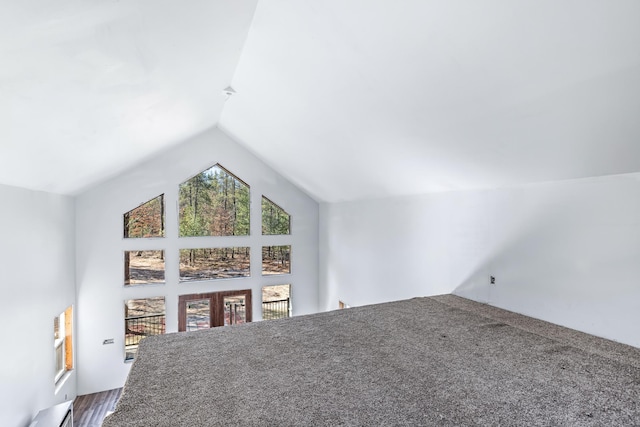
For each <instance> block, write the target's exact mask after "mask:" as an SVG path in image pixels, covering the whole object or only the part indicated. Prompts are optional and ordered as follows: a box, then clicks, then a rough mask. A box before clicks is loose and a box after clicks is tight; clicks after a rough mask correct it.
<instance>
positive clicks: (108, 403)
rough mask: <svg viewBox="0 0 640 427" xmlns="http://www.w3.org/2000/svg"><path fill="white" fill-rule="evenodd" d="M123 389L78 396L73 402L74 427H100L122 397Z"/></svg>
mask: <svg viewBox="0 0 640 427" xmlns="http://www.w3.org/2000/svg"><path fill="white" fill-rule="evenodd" d="M120 392H122V389H121V388H117V389H115V390H108V391H103V392H101V393H94V394H86V395H84V396H78V397H77V398H76V400H74V401H73V425H74V427H100V425H102V420H103V419H104V417H105V416H106V415H107V412H108V411H113V408H114V407H115V405H116V402H117V401H118V398H119V397H120Z"/></svg>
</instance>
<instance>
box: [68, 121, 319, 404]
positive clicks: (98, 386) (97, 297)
mask: <svg viewBox="0 0 640 427" xmlns="http://www.w3.org/2000/svg"><path fill="white" fill-rule="evenodd" d="M215 163H220V164H221V165H222V166H224V167H225V168H226V169H228V170H229V171H231V172H232V173H234V174H235V175H237V176H238V177H239V178H241V179H242V180H243V181H245V182H246V183H247V184H249V185H250V187H251V188H250V191H251V235H250V236H232V237H217V238H214V237H195V238H178V235H177V234H178V233H177V224H178V186H179V184H180V183H181V182H183V181H185V180H187V179H189V178H190V177H192V176H193V175H195V174H197V173H199V172H201V171H202V170H204V169H207V168H208V167H210V166H212V165H214V164H215ZM161 193H164V194H165V202H166V207H167V208H166V224H167V225H166V237H165V238H159V239H128V240H125V239H123V236H122V233H123V232H122V229H123V214H124V213H125V212H127V211H129V210H131V209H133V208H135V207H137V206H138V205H139V204H141V203H143V202H146V201H147V200H149V199H151V198H153V197H156V196H158V195H160V194H161ZM263 194H264V195H265V196H267V197H269V198H270V199H271V200H272V201H274V202H275V203H277V204H278V205H280V206H281V207H282V208H284V209H285V210H286V211H287V212H288V213H289V214H290V215H291V218H292V225H291V229H292V234H291V236H262V235H261V212H260V209H261V198H262V195H263ZM76 207H77V210H76V218H77V221H76V224H77V228H76V235H77V292H78V318H79V320H78V335H79V347H78V358H79V360H80V361H81V364H80V367H79V375H78V392H79V394H87V393H94V392H98V391H102V390H108V389H113V388H116V387H121V386H122V385H123V384H124V381H125V379H126V376H127V374H128V372H129V368H130V363H125V362H124V360H123V359H124V337H123V331H124V320H123V316H124V309H123V302H124V300H126V299H131V298H144V297H152V296H165V297H166V312H167V314H166V316H167V317H166V324H167V332H175V331H177V325H178V318H177V311H178V295H182V294H191V293H201V292H209V291H216V290H234V289H246V288H251V289H252V291H253V301H254V302H253V318H254V320H259V319H260V318H261V304H260V301H261V288H262V286H264V285H270V284H283V283H291V284H292V291H291V293H292V304H293V313H294V315H298V314H305V313H312V312H316V311H317V310H318V204H317V203H316V202H315V201H314V200H312V199H311V198H309V197H308V196H307V195H305V194H304V193H303V192H301V191H300V190H299V189H298V188H296V187H295V186H294V185H292V184H291V183H290V182H288V181H286V180H285V179H284V178H282V177H281V176H280V175H278V174H277V173H275V172H274V171H273V170H272V169H270V168H269V167H267V166H266V165H265V164H264V163H262V162H261V161H259V160H258V159H257V158H256V157H254V156H253V155H252V154H251V153H249V152H248V151H247V150H245V149H244V148H243V147H241V146H240V145H238V144H237V143H235V142H234V141H232V140H231V139H230V138H229V137H227V136H226V135H225V134H224V133H222V132H221V131H220V130H218V129H212V130H210V131H207V132H205V133H203V134H202V135H199V136H198V137H196V138H194V139H193V140H191V141H188V142H185V143H184V144H181V145H180V146H178V147H176V148H174V149H172V150H170V151H167V152H165V153H163V154H161V155H159V156H157V157H155V158H153V159H151V160H149V161H147V162H145V163H143V164H141V165H139V166H137V167H135V168H133V169H131V170H130V171H129V172H127V173H124V174H122V175H119V176H118V177H116V178H114V179H112V180H110V181H108V182H106V183H103V184H101V185H99V186H97V187H95V188H93V189H90V190H89V191H87V192H85V193H83V194H81V195H79V196H78V197H77V200H76ZM278 244H290V245H291V246H292V249H291V250H292V255H291V260H292V262H291V269H292V273H291V274H290V275H286V276H270V277H264V278H263V277H262V276H261V246H262V245H278ZM219 246H251V277H249V278H237V279H227V280H214V281H207V282H198V283H178V276H179V271H178V251H179V249H180V248H190V247H219ZM136 249H164V250H165V260H166V267H165V270H166V271H165V280H166V284H165V285H151V286H138V287H130V288H126V289H125V288H124V286H123V277H124V272H123V269H124V265H123V262H124V261H123V252H124V251H125V250H136ZM107 338H113V339H114V340H115V343H114V344H111V345H103V344H102V342H103V340H104V339H107Z"/></svg>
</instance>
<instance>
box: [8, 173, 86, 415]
mask: <svg viewBox="0 0 640 427" xmlns="http://www.w3.org/2000/svg"><path fill="white" fill-rule="evenodd" d="M42 173H46V172H44V171H43V172H42ZM0 201H1V202H0V203H1V208H0V287H2V298H0V321H1V322H2V352H0V425H2V426H26V425H28V424H29V423H30V422H31V419H32V418H33V417H34V416H35V414H36V413H37V412H38V411H39V410H40V409H43V408H46V407H49V406H51V405H54V404H57V403H60V402H62V401H64V400H65V396H67V397H68V399H73V398H74V397H75V394H76V372H75V371H73V372H72V373H71V375H70V376H68V377H67V378H66V380H65V381H64V383H63V384H62V385H59V387H58V390H57V392H56V387H55V385H54V371H55V353H54V347H53V341H54V340H53V319H54V318H55V317H56V316H58V315H59V314H60V313H62V312H63V311H64V310H65V309H66V308H67V307H68V306H70V305H73V304H75V286H74V281H75V278H74V268H73V266H74V254H75V248H74V244H75V241H74V225H73V224H74V205H73V199H72V198H70V197H64V196H59V195H54V194H49V193H43V192H35V191H30V190H25V189H21V188H16V187H8V186H4V185H0Z"/></svg>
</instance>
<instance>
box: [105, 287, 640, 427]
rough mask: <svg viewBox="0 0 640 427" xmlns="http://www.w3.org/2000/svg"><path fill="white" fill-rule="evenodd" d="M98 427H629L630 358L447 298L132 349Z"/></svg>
mask: <svg viewBox="0 0 640 427" xmlns="http://www.w3.org/2000/svg"><path fill="white" fill-rule="evenodd" d="M103 425H104V426H105V427H116V426H120V427H123V426H218V425H234V426H235V425H248V426H306V425H308V426H325V425H329V426H339V425H353V426H384V425H393V426H400V425H404V426H420V425H424V426H453V425H455V426H460V425H464V426H473V425H482V426H496V425H503V426H511V425H513V426H524V425H544V426H551V425H554V426H555V425H562V426H583V425H585V426H586V425H592V426H615V425H619V426H633V425H640V350H639V349H636V348H633V347H629V346H625V345H622V344H617V343H613V342H611V341H607V340H603V339H600V338H595V337H592V336H589V335H586V334H582V333H579V332H576V331H572V330H569V329H566V328H561V327H558V326H555V325H551V324H549V323H545V322H541V321H538V320H534V319H531V318H528V317H525V316H520V315H516V314H514V313H510V312H507V311H504V310H500V309H496V308H493V307H489V306H486V305H483V304H478V303H474V302H471V301H468V300H464V299H462V298H458V297H454V296H451V295H446V296H438V297H432V298H415V299H411V300H406V301H399V302H391V303H385V304H378V305H372V306H365V307H356V308H350V309H347V310H340V311H335V312H330V313H320V314H315V315H310V316H300V317H294V318H291V319H283V320H276V321H267V322H256V323H252V324H247V325H241V326H232V327H225V328H216V329H211V330H205V331H198V332H192V333H178V334H168V335H164V336H157V337H151V338H147V339H145V340H144V341H143V342H142V344H141V346H140V349H139V351H138V355H137V358H136V361H135V362H134V365H133V367H132V370H131V373H130V375H129V378H128V380H127V383H126V385H125V388H124V391H123V393H122V396H121V398H120V401H119V402H118V405H117V407H116V412H115V413H114V414H113V415H111V416H109V417H107V419H106V420H105V422H104V424H103Z"/></svg>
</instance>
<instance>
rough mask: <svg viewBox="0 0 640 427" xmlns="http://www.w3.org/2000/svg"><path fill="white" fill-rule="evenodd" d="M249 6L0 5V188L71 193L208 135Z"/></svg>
mask: <svg viewBox="0 0 640 427" xmlns="http://www.w3.org/2000/svg"><path fill="white" fill-rule="evenodd" d="M256 3H257V0H233V1H225V0H189V1H188V2H184V1H177V0H126V1H118V0H56V1H49V0H20V1H3V2H2V5H1V6H0V183H4V184H9V185H16V186H21V187H27V188H32V189H38V190H45V191H50V192H57V193H75V192H78V191H79V190H81V189H83V188H86V187H87V186H90V185H92V184H95V183H96V182H99V181H101V180H104V179H105V178H108V177H110V176H113V175H115V174H117V173H118V172H120V171H122V170H124V169H126V168H127V167H130V166H131V165H133V164H135V163H137V162H139V161H141V160H142V159H144V158H147V157H149V156H150V155H152V154H153V153H156V152H157V151H158V150H163V149H166V148H167V147H168V146H170V145H173V144H177V143H179V142H181V141H184V140H185V139H186V138H188V137H190V136H193V135H194V134H197V133H199V132H201V131H202V130H204V129H206V128H209V127H212V126H215V125H216V123H217V122H218V119H219V117H220V113H221V111H222V108H223V106H224V96H223V95H222V89H223V88H224V87H226V86H227V85H229V84H230V83H231V79H232V77H233V72H234V70H235V67H236V65H237V62H238V58H239V56H240V53H241V51H242V46H243V44H244V41H245V39H246V36H247V32H248V29H249V26H250V24H251V19H252V17H253V12H254V11H255V6H256Z"/></svg>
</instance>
